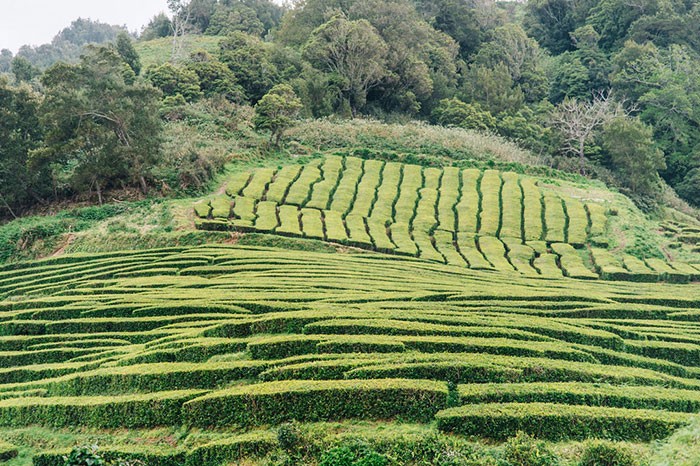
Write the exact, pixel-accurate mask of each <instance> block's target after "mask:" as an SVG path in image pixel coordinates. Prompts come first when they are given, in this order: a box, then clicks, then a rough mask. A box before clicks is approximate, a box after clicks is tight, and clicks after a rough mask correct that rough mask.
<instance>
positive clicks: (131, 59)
mask: <svg viewBox="0 0 700 466" xmlns="http://www.w3.org/2000/svg"><path fill="white" fill-rule="evenodd" d="M116 47H117V52H118V53H119V56H120V57H122V60H124V62H125V63H126V64H127V65H129V67H130V68H131V69H132V70H133V71H134V74H135V75H137V76H138V75H139V74H140V73H141V59H140V57H139V54H138V53H137V52H136V49H135V48H134V44H133V43H132V42H131V38H130V37H129V35H128V34H127V33H125V32H121V33H119V35H118V36H117V44H116Z"/></svg>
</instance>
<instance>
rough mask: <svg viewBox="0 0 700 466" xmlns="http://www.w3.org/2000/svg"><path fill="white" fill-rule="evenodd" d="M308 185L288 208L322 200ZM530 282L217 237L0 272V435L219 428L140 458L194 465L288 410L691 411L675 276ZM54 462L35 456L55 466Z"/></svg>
mask: <svg viewBox="0 0 700 466" xmlns="http://www.w3.org/2000/svg"><path fill="white" fill-rule="evenodd" d="M305 170H306V168H304V171H305ZM319 170H320V169H319ZM325 170H326V168H324V171H325ZM399 171H400V170H399ZM286 173H287V172H286ZM382 173H383V172H382ZM428 173H435V174H431V175H429V176H430V177H432V179H437V177H438V174H437V173H436V172H428ZM267 174H268V175H269V174H270V172H268V173H267ZM287 175H288V177H289V178H292V179H294V178H295V177H296V178H297V179H305V180H309V179H310V177H309V178H302V176H303V173H302V174H301V175H299V174H291V173H287ZM388 176H389V174H387V173H384V174H383V175H381V176H380V178H381V179H384V180H386V179H387V178H388ZM443 176H444V175H443ZM484 176H486V175H485V174H484ZM493 176H494V175H492V177H493ZM280 178H281V174H277V178H276V180H279V179H280ZM399 178H400V177H399ZM358 179H359V180H360V181H359V182H360V183H361V182H362V181H361V180H362V178H359V177H358ZM494 179H495V178H494ZM372 182H373V183H374V181H372ZM307 183H309V184H310V182H309V181H304V184H307ZM436 183H437V184H436ZM511 183H513V182H512V181H511ZM262 185H266V183H262V182H261V184H260V186H262ZM294 185H295V184H294V183H292V184H291V186H292V188H293V187H294ZM341 185H342V183H341ZM379 185H380V186H383V184H379ZM401 185H403V184H401ZM251 186H252V187H251ZM255 186H256V185H251V183H246V185H245V187H244V188H241V189H244V190H246V191H248V192H250V191H252V189H253V187H255ZM432 186H436V187H435V188H421V189H428V190H429V189H433V191H425V192H422V193H421V194H420V195H419V196H418V198H416V199H414V202H415V203H417V206H418V207H417V208H416V209H415V211H414V212H416V215H415V217H416V218H419V217H420V215H421V213H422V212H423V211H424V210H426V211H427V210H429V209H427V207H423V208H421V202H422V200H425V199H430V202H431V203H432V202H433V201H434V203H435V205H437V206H439V205H440V199H441V197H440V196H439V194H438V195H436V193H440V192H441V191H440V187H441V186H443V184H441V183H440V182H434V183H433V185H432ZM338 189H339V188H338ZM338 189H336V192H337V191H338ZM460 190H461V188H460V189H459V190H458V191H460ZM282 191H284V192H285V196H286V197H289V196H290V195H293V196H297V199H301V197H302V196H304V194H303V193H302V191H301V190H298V191H297V190H294V189H289V190H287V189H285V190H282V189H279V188H275V181H273V182H272V183H270V186H268V187H265V188H264V189H263V188H258V189H257V192H255V193H252V194H255V195H259V194H260V193H261V192H267V193H268V194H267V196H268V197H267V198H268V199H271V197H273V196H274V193H280V192H282ZM306 192H308V190H307V191H306ZM315 192H321V191H316V190H313V191H312V195H311V198H310V199H309V200H305V201H304V203H305V205H307V204H309V203H311V202H312V201H313V200H315V202H317V203H314V204H313V205H317V206H319V207H324V199H325V197H324V198H321V197H322V196H321V195H320V194H317V195H316V197H314V196H313V193H315ZM402 192H403V191H402ZM411 192H413V191H411ZM416 192H419V191H418V188H416ZM297 193H298V194H297ZM431 193H432V194H431ZM382 196H384V194H382ZM392 196H393V198H397V195H392V194H391V193H389V194H386V196H384V197H385V198H392ZM431 196H432V197H431ZM258 197H262V195H260V196H258ZM377 197H379V195H378V196H377ZM239 199H254V198H247V197H246V198H236V203H235V205H234V211H235V210H236V208H237V206H238V207H240V206H241V205H243V203H242V202H239ZM329 199H330V198H329ZM342 199H348V197H345V198H344V197H343V196H341V195H339V193H336V195H335V196H333V202H339V203H343V202H344V203H345V204H342V205H343V206H345V207H343V208H345V209H346V211H347V212H352V211H354V210H355V209H356V208H358V209H359V208H360V206H361V205H362V204H363V203H364V205H365V207H364V209H365V210H363V211H362V212H361V213H358V214H357V215H359V217H360V218H362V219H363V221H364V220H366V219H372V214H373V213H374V212H379V211H380V210H381V209H382V208H384V209H386V213H385V214H382V215H389V213H388V212H389V211H390V210H389V208H388V207H386V206H385V207H377V206H380V205H382V204H377V203H376V202H369V201H363V200H362V199H360V201H361V202H358V200H357V199H356V200H355V201H354V202H352V201H347V200H345V201H343V200H342ZM398 199H399V201H400V200H401V194H399V195H398ZM412 199H413V198H412ZM265 202H274V201H272V200H270V201H260V202H259V203H253V204H255V205H256V210H255V212H259V211H260V205H265V204H264V203H265ZM405 202H407V203H408V204H410V202H409V201H405ZM450 202H452V201H450ZM397 204H398V202H397ZM448 204H449V203H448ZM285 205H287V204H285ZM289 206H291V204H289ZM325 206H326V207H327V202H326V204H325ZM348 206H349V207H348ZM368 206H369V207H368ZM545 206H546V203H545ZM305 208H308V209H312V207H305ZM339 209H340V208H339ZM316 211H317V212H324V209H318V210H316ZM325 211H326V212H333V211H332V210H328V209H325ZM448 211H449V209H448ZM239 212H240V211H239ZM301 212H302V219H303V215H304V213H303V210H302V211H301ZM336 212H342V209H340V210H338V211H336ZM391 212H396V213H392V214H391V215H392V218H394V219H397V218H398V219H401V220H404V221H405V220H406V218H405V217H401V216H399V214H398V212H403V210H400V209H396V207H393V208H392V209H391ZM364 214H366V215H364ZM325 215H327V214H325ZM377 215H378V214H377ZM402 215H405V214H402ZM397 216H398V217H397ZM347 217H348V218H349V217H350V216H347ZM424 217H425V218H428V217H429V215H428V214H427V212H426V213H425V215H424ZM448 217H449V218H450V219H451V220H449V221H447V220H445V222H447V223H448V224H449V225H450V226H453V225H454V226H453V228H454V230H453V231H452V233H457V230H456V229H457V225H456V223H453V221H452V220H454V221H455V222H457V221H458V220H459V218H464V217H459V216H458V217H456V218H455V219H453V217H450V216H449V215H448ZM484 217H485V218H484V223H486V224H487V225H488V222H486V217H487V216H486V215H485V216H484ZM326 218H328V217H327V216H326ZM434 218H437V219H438V223H439V222H440V220H441V219H443V218H444V217H440V216H439V210H438V216H437V217H434ZM470 218H477V217H476V216H475V217H470ZM236 221H237V220H234V222H236ZM240 221H243V220H240ZM251 221H253V222H257V218H256V219H254V220H251ZM411 221H412V222H416V219H415V218H413V219H409V224H411V223H410V222H411ZM426 222H428V221H427V220H426ZM445 222H443V225H445ZM484 223H482V222H481V221H478V222H477V227H476V228H481V225H483V224H484ZM498 223H499V225H500V224H501V223H500V222H498ZM305 224H306V223H305ZM415 224H416V225H417V223H415ZM494 224H495V222H494V223H492V225H494ZM564 224H565V225H566V224H567V222H564ZM321 225H324V223H323V222H321ZM431 225H432V224H431ZM568 225H571V222H570V221H569V222H568ZM489 228H492V227H489ZM499 228H500V230H503V227H502V226H499ZM589 228H590V225H589ZM324 231H327V230H324ZM370 231H371V230H370ZM425 231H426V232H429V231H430V229H429V228H428V229H427V230H425ZM436 231H437V230H436ZM440 231H444V232H450V230H448V229H443V230H440ZM521 231H522V230H521ZM526 231H527V230H526ZM545 232H546V230H545ZM365 233H366V231H365ZM434 233H435V232H434V231H433V234H434ZM545 234H546V233H545ZM569 235H570V233H565V237H570V236H569ZM490 238H493V239H494V242H495V241H496V239H497V238H496V237H495V236H492V237H490ZM389 239H391V238H389ZM392 243H393V241H392ZM504 243H505V241H504ZM414 244H415V242H414ZM561 244H564V243H561ZM523 247H524V245H523ZM552 247H553V248H556V249H558V248H559V247H556V246H552ZM569 247H570V246H569ZM562 248H563V246H562ZM435 251H436V254H437V251H439V249H437V248H436V249H435ZM454 251H455V252H457V251H458V249H454ZM511 251H512V249H511ZM440 254H443V253H440ZM546 254H549V253H546ZM557 254H559V255H560V256H562V257H563V256H564V255H565V254H566V251H557ZM543 255H544V254H543ZM460 257H461V254H460ZM541 257H542V256H540V258H541ZM503 260H504V261H506V258H505V256H504V259H503ZM507 262H508V263H511V261H507ZM525 262H527V261H525ZM552 263H554V261H552ZM538 275H539V274H535V273H531V274H515V273H513V272H509V273H504V272H498V271H490V272H482V271H473V270H470V269H468V268H467V267H464V266H463V264H459V265H458V266H452V265H448V264H439V263H436V262H430V261H424V260H420V259H415V258H410V257H403V256H396V255H395V256H391V255H386V254H376V253H367V254H326V253H313V252H305V251H304V252H302V251H290V250H282V249H266V248H253V247H247V248H246V247H234V246H202V247H197V248H190V249H182V248H171V249H159V250H150V251H142V252H127V251H124V252H119V253H110V254H99V255H67V256H62V257H56V258H52V259H46V260H43V261H36V262H31V263H19V264H13V265H8V266H5V267H3V268H2V269H0V299H2V301H0V317H1V318H0V335H1V336H0V356H1V357H0V362H1V364H2V368H0V437H1V436H2V433H3V429H10V428H20V427H23V426H29V425H43V426H47V427H50V428H53V429H58V428H62V427H71V428H73V429H76V428H82V427H84V428H88V427H90V428H101V429H109V428H127V429H133V428H151V427H156V426H183V425H184V426H190V427H195V428H201V429H204V430H211V431H212V432H216V431H218V430H217V429H219V430H220V429H228V430H226V432H229V433H228V434H227V435H226V436H225V437H223V438H218V439H217V440H215V441H211V442H210V443H205V444H201V445H196V446H189V447H187V446H181V445H176V446H173V447H172V448H170V449H168V450H167V451H161V452H159V453H158V455H156V456H157V459H153V458H151V459H150V460H149V461H150V462H149V463H148V464H187V465H210V464H211V465H214V464H223V463H225V462H226V461H236V460H237V459H238V458H239V457H240V456H255V455H261V454H264V453H265V452H266V451H269V450H270V449H272V448H275V446H276V445H277V437H276V436H275V435H274V433H273V432H271V431H269V430H268V427H267V426H271V425H272V426H274V425H277V424H279V423H282V422H285V421H290V420H296V421H300V422H315V421H321V420H323V421H342V420H357V419H362V420H376V421H387V420H391V421H395V422H399V423H404V422H409V423H418V424H426V423H432V424H433V425H436V426H437V428H438V429H440V430H442V431H444V432H453V433H456V434H458V435H463V436H478V437H487V438H493V439H503V438H505V437H508V436H510V435H513V434H514V433H515V432H516V431H518V430H523V431H526V432H529V433H531V434H533V435H536V436H539V437H542V438H546V439H553V440H560V439H569V438H571V439H580V438H586V437H597V436H602V437H608V438H614V439H631V440H638V441H650V440H652V439H657V438H663V437H665V436H667V435H669V434H670V433H671V432H672V431H673V430H674V429H676V428H678V427H679V426H682V425H683V424H685V423H687V422H688V421H689V420H690V418H691V416H693V414H691V413H696V412H697V411H698V410H700V345H698V337H699V335H700V296H699V295H698V293H697V289H696V287H695V286H694V285H676V284H667V283H651V284H649V283H628V282H606V281H600V280H599V281H590V280H589V281H584V280H572V279H569V278H550V279H548V280H542V279H541V278H540V277H539V276H538ZM552 275H553V276H554V275H555V274H552ZM233 428H236V429H238V430H236V431H235V433H231V432H232V431H231V430H230V429H233ZM106 447H109V445H107V446H106ZM60 454H61V452H54V453H51V452H48V453H46V454H44V455H42V456H39V457H36V458H35V464H46V465H49V464H62V460H61V458H60Z"/></svg>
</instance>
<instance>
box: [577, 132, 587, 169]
mask: <svg viewBox="0 0 700 466" xmlns="http://www.w3.org/2000/svg"><path fill="white" fill-rule="evenodd" d="M578 156H579V172H581V174H582V175H585V174H586V151H585V142H584V140H581V142H580V143H579V148H578Z"/></svg>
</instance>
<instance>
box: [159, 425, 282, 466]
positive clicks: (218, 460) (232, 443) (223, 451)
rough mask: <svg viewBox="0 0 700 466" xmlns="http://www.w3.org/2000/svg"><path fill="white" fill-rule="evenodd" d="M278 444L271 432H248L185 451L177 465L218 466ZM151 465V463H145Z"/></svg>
mask: <svg viewBox="0 0 700 466" xmlns="http://www.w3.org/2000/svg"><path fill="white" fill-rule="evenodd" d="M277 446H278V442H277V436H276V435H275V434H274V433H273V432H266V431H263V432H250V433H247V434H242V435H237V436H235V437H231V438H228V439H225V440H217V441H214V442H211V443H207V444H205V445H202V446H200V447H197V448H195V449H194V450H192V451H190V452H189V453H187V456H186V458H185V461H184V463H179V465H178V466H181V465H183V464H184V466H220V465H222V464H228V463H231V462H233V461H239V460H242V459H249V458H251V457H261V456H265V455H266V454H267V453H269V452H270V451H272V450H273V449H275V448H276V447H277ZM147 465H148V466H151V463H147Z"/></svg>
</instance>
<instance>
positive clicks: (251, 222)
mask: <svg viewBox="0 0 700 466" xmlns="http://www.w3.org/2000/svg"><path fill="white" fill-rule="evenodd" d="M225 191H226V194H225V195H224V194H222V195H219V196H217V197H214V198H211V199H208V200H207V199H205V200H203V201H200V202H199V203H197V204H196V205H195V212H196V213H197V216H198V217H199V220H197V221H196V225H197V227H198V228H200V229H203V230H224V231H226V230H237V231H259V232H264V233H274V234H279V235H285V236H298V237H304V238H314V239H319V240H326V241H331V242H336V243H340V244H347V245H352V246H356V247H361V248H367V249H372V250H376V251H380V252H385V253H392V254H399V255H407V256H416V257H420V258H422V259H427V260H431V261H435V262H441V263H447V264H450V265H455V266H461V267H469V268H472V269H479V270H499V271H504V272H507V271H509V272H516V273H518V274H520V275H525V276H533V277H542V278H556V277H562V276H566V277H572V278H581V279H595V278H598V277H599V276H600V277H601V278H604V279H614V280H630V281H658V280H666V281H673V282H682V283H687V282H689V281H696V280H698V279H699V278H700V254H696V253H695V252H697V251H691V252H690V253H689V254H688V256H687V257H688V258H689V260H690V261H691V262H693V263H694V264H691V263H687V262H684V261H681V260H677V261H672V260H667V258H659V257H653V256H649V257H635V256H634V255H631V254H626V253H624V251H617V252H616V253H611V252H610V251H609V246H610V242H611V237H612V236H613V235H612V232H611V231H610V230H611V229H612V228H611V226H610V225H609V224H610V223H612V220H611V218H610V217H612V216H613V215H612V214H613V212H614V210H615V209H616V208H617V205H618V204H619V203H620V199H619V198H620V197H621V196H619V195H618V196H615V195H614V194H613V193H611V192H609V191H606V190H605V189H602V188H600V187H594V186H592V185H588V186H586V185H583V186H581V185H577V184H576V183H572V182H566V181H563V180H547V179H541V178H536V177H532V176H525V175H519V174H518V173H515V172H511V171H498V170H494V169H485V170H483V169H476V168H470V169H460V168H458V167H454V166H453V167H446V168H444V169H443V168H436V167H421V166H419V165H412V164H405V163H400V162H395V161H388V162H385V161H382V160H376V159H366V160H363V159H361V158H357V157H341V156H337V155H329V156H326V157H324V158H316V159H313V160H312V161H311V162H309V163H307V164H305V165H298V164H296V165H288V166H284V167H281V168H279V169H275V168H272V167H270V168H262V169H258V170H255V171H252V172H246V171H242V172H239V173H237V174H236V175H234V176H232V177H231V178H230V180H229V181H228V183H227V185H226V189H225ZM674 225H675V226H674ZM666 228H667V229H669V230H670V231H675V232H676V234H677V235H679V236H680V238H683V239H684V241H685V242H687V243H689V244H693V240H694V239H695V238H696V237H697V233H696V231H697V230H696V229H693V228H691V227H682V226H680V225H679V224H671V223H669V224H666ZM613 240H614V239H613ZM665 259H666V260H665ZM587 265H588V266H587Z"/></svg>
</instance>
